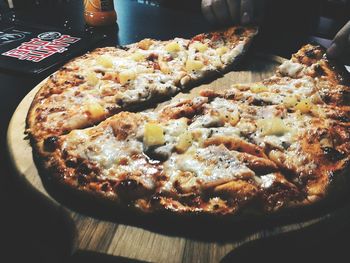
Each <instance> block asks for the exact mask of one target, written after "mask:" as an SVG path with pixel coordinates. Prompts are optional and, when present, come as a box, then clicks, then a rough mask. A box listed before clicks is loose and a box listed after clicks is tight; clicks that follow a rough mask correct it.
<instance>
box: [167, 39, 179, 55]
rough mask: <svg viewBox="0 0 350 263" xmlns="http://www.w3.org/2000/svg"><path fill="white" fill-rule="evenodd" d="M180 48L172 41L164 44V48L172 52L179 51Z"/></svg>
mask: <svg viewBox="0 0 350 263" xmlns="http://www.w3.org/2000/svg"><path fill="white" fill-rule="evenodd" d="M180 49H181V47H180V45H179V43H177V42H175V41H173V42H170V43H168V44H166V46H165V50H166V51H168V52H169V53H173V52H179V51H180Z"/></svg>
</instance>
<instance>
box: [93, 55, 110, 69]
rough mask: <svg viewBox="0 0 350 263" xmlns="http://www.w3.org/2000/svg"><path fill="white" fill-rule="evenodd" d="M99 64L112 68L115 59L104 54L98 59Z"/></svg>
mask: <svg viewBox="0 0 350 263" xmlns="http://www.w3.org/2000/svg"><path fill="white" fill-rule="evenodd" d="M96 60H97V64H99V65H101V66H103V67H105V68H112V67H113V61H112V59H111V58H110V57H109V56H106V55H102V56H100V57H98V58H97V59H96Z"/></svg>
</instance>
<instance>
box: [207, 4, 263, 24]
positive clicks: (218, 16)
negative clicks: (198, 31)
mask: <svg viewBox="0 0 350 263" xmlns="http://www.w3.org/2000/svg"><path fill="white" fill-rule="evenodd" d="M263 7H264V0H202V13H203V15H204V16H205V18H206V19H207V20H208V21H210V22H212V23H219V24H222V25H227V24H243V25H246V24H251V23H258V22H260V20H261V18H262V14H263Z"/></svg>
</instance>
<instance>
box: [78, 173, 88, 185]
mask: <svg viewBox="0 0 350 263" xmlns="http://www.w3.org/2000/svg"><path fill="white" fill-rule="evenodd" d="M87 183H88V179H87V175H86V174H79V175H78V184H79V185H81V186H84V185H86V184H87Z"/></svg>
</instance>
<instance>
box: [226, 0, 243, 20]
mask: <svg viewBox="0 0 350 263" xmlns="http://www.w3.org/2000/svg"><path fill="white" fill-rule="evenodd" d="M226 3H227V7H228V11H229V13H230V16H231V21H232V22H233V23H234V24H239V23H240V20H241V12H240V10H241V1H240V0H226Z"/></svg>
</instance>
